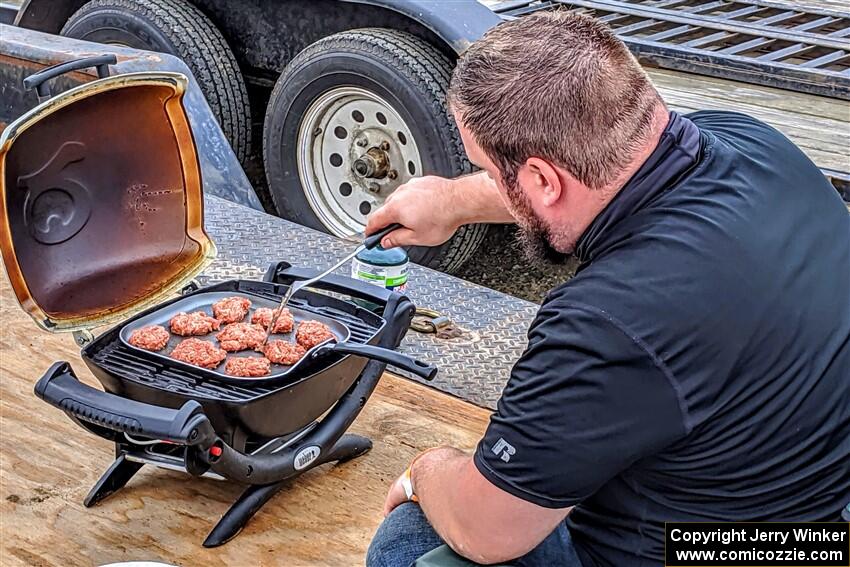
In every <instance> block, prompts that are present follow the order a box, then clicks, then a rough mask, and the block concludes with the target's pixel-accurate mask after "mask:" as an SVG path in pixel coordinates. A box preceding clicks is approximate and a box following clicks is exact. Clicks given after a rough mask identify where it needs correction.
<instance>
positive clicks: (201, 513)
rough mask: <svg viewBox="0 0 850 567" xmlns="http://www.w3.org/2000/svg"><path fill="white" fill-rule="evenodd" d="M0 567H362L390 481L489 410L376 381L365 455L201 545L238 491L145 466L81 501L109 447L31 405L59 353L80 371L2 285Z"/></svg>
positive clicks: (64, 339) (464, 439)
mask: <svg viewBox="0 0 850 567" xmlns="http://www.w3.org/2000/svg"><path fill="white" fill-rule="evenodd" d="M0 322H1V323H0V565H3V566H4V567H6V566H17V565H20V566H87V565H102V564H106V563H111V562H118V561H130V560H148V561H163V562H166V563H173V564H177V565H181V566H184V567H188V566H195V565H198V566H205V567H206V566H213V565H228V566H243V565H245V566H256V565H270V566H271V565H275V566H302V565H303V566H314V565H334V566H347V565H361V564H362V562H363V557H364V553H365V551H366V548H367V546H368V544H369V541H370V539H371V536H372V534H373V533H374V531H375V529H376V528H377V526H378V524H379V523H380V521H381V506H382V504H383V498H384V495H385V492H386V489H387V487H388V485H389V483H390V482H391V481H392V480H394V479H395V477H396V476H397V475H398V474H400V473H401V471H402V470H403V469H404V468H405V467H406V466H407V463H408V462H409V460H410V459H411V458H412V457H413V456H414V455H415V454H416V453H417V452H418V451H420V450H423V449H426V448H428V447H432V446H436V445H441V444H452V445H455V446H458V447H461V448H465V449H472V448H473V447H474V446H475V444H476V442H477V440H478V439H479V438H480V436H481V434H482V433H483V431H484V429H485V427H486V424H487V419H488V416H489V412H487V411H485V410H482V409H480V408H478V407H475V406H472V405H470V404H467V403H465V402H462V401H460V400H457V399H455V398H451V397H449V396H447V395H445V394H441V393H439V392H436V391H434V390H431V389H429V388H425V387H423V386H420V385H417V384H414V383H412V382H409V381H407V380H404V379H401V378H398V377H394V376H391V375H386V376H385V377H384V379H383V380H382V381H381V383H380V385H379V388H378V390H377V392H376V394H375V395H374V396H373V397H372V398H371V399H370V401H369V402H368V404H367V405H366V408H365V409H364V411H363V413H362V414H361V416H360V417H359V418H358V420H357V421H356V422H355V424H354V427H353V428H352V432H356V433H360V434H363V435H367V436H369V437H371V438H372V440H373V441H374V443H375V447H374V449H373V450H372V451H371V452H370V453H368V454H367V455H366V456H364V457H362V458H360V459H358V460H355V461H352V462H349V463H346V464H344V465H341V466H332V465H326V466H324V467H322V468H320V469H319V470H317V471H312V472H310V473H308V474H306V475H304V476H303V477H302V478H300V479H298V480H297V481H295V482H293V485H292V487H291V488H290V489H288V490H285V491H283V492H281V493H280V494H278V495H277V496H276V497H275V498H273V499H272V500H271V501H270V502H269V503H268V504H267V505H266V506H265V507H264V508H263V509H262V510H261V511H260V512H259V513H258V514H257V516H255V517H254V519H253V520H252V521H251V523H250V524H249V525H248V527H247V528H246V529H245V530H244V531H243V532H242V533H241V534H240V535H239V536H238V537H237V538H236V539H234V540H233V541H231V542H230V543H228V544H227V545H225V546H224V547H220V548H217V549H213V550H207V549H204V548H203V547H201V542H202V541H203V539H204V537H205V536H206V534H207V532H208V531H209V529H210V528H211V527H212V526H213V525H214V523H215V522H216V521H217V520H218V518H219V517H220V516H221V514H222V513H224V511H225V510H226V509H227V508H228V506H229V505H230V503H231V502H232V501H233V500H234V499H235V498H236V497H237V496H238V495H239V493H240V492H241V487H240V486H238V485H235V484H232V483H227V482H221V481H215V480H207V479H194V478H192V477H189V476H188V475H186V474H180V473H176V472H170V471H164V470H161V469H154V468H150V467H146V469H143V470H142V471H141V472H139V473H138V474H137V475H136V476H135V477H134V478H133V479H132V480H131V481H130V483H129V485H128V486H127V487H126V488H125V489H123V490H122V491H120V492H118V493H116V494H115V495H113V496H111V497H110V498H108V499H107V500H105V501H103V502H102V503H101V504H99V505H98V506H96V507H94V508H91V509H86V508H84V507H83V505H82V500H83V498H84V496H85V495H86V493H87V492H88V490H89V488H90V487H91V485H92V484H93V483H94V482H95V480H97V478H98V476H99V475H100V473H101V471H103V470H104V469H105V468H106V467H107V466H109V464H110V462H111V460H112V446H111V444H110V443H108V442H106V441H104V440H102V439H99V438H97V437H94V436H92V435H90V434H89V433H87V432H85V431H83V430H82V429H80V428H79V427H78V426H77V425H75V424H74V423H72V422H71V421H70V420H69V419H68V418H67V417H66V416H65V415H64V414H63V413H62V412H60V411H59V410H56V409H54V408H53V407H50V406H48V405H47V404H45V403H44V402H42V401H41V400H39V399H38V398H36V397H35V395H34V394H33V391H32V388H33V385H34V383H35V382H36V380H37V379H38V378H39V377H40V376H41V374H42V372H44V370H46V369H47V367H48V366H49V365H50V364H51V363H52V362H53V361H54V360H57V359H63V360H68V361H70V362H71V363H72V365H73V366H74V368H75V370H76V371H77V374H78V376H80V378H81V379H83V380H84V381H85V382H88V383H90V384H96V382H95V380H94V378H93V377H92V376H91V375H90V374H89V373H88V372H87V371H86V370H85V368H84V365H83V363H82V362H81V361H80V359H79V356H78V350H77V349H76V347H75V346H74V343H73V340H72V339H71V337H70V336H67V335H65V336H61V335H51V334H49V333H46V332H43V331H40V330H37V329H36V327H35V325H34V324H33V323H32V321H31V320H30V319H29V318H28V317H27V316H25V315H24V313H23V312H22V311H21V310H20V309H19V308H18V306H17V303H16V302H15V300H14V298H13V296H12V294H11V291H10V288H9V286H8V284H7V283H6V281H5V278H3V279H2V284H0Z"/></svg>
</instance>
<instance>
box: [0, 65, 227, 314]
mask: <svg viewBox="0 0 850 567" xmlns="http://www.w3.org/2000/svg"><path fill="white" fill-rule="evenodd" d="M187 85H188V81H187V79H186V77H185V76H183V75H180V74H176V73H133V74H128V75H120V76H116V77H109V78H106V79H101V80H97V81H93V82H91V83H87V84H85V85H82V86H80V87H77V88H75V89H72V90H69V91H66V92H64V93H62V94H60V95H57V96H56V97H54V98H52V99H50V100H48V101H47V102H45V103H43V104H41V105H39V106H38V107H36V108H35V109H33V110H32V111H30V112H29V113H27V114H26V115H25V116H23V117H21V118H20V119H18V120H17V121H15V122H14V123H12V124H11V125H9V127H8V128H7V129H6V130H5V131H4V132H3V135H2V136H0V184H1V185H0V189H2V199H1V200H0V207H2V211H0V223H2V225H0V250H2V255H3V262H4V264H5V267H6V273H7V275H8V276H9V280H10V283H11V284H12V288H13V290H14V292H15V295H16V296H17V299H18V301H19V302H20V304H21V307H22V308H23V309H24V310H25V311H27V312H28V313H29V314H30V315H31V316H32V317H33V318H34V319H35V321H36V322H37V323H38V324H39V325H40V326H42V327H44V328H46V329H49V330H76V329H82V328H87V327H94V326H97V325H100V324H105V323H109V322H113V321H116V320H119V319H122V318H125V317H128V316H130V315H131V314H133V313H135V312H137V311H138V310H141V309H144V308H146V307H149V306H151V305H153V304H155V303H157V302H160V301H162V300H164V299H165V298H166V297H167V296H169V295H171V294H172V293H173V292H174V291H176V290H177V289H179V288H181V287H182V286H184V285H185V284H186V283H187V282H188V281H189V280H191V278H192V277H194V276H195V275H196V274H197V273H198V272H199V271H201V270H202V269H203V268H204V266H205V265H206V264H207V263H208V262H209V261H210V260H211V259H212V258H213V257H214V255H215V247H214V245H213V243H212V241H211V240H210V239H209V237H208V236H207V235H206V233H205V232H204V229H203V198H202V190H201V174H200V167H199V164H198V156H197V151H196V147H195V143H194V140H193V137H192V132H191V129H190V126H189V121H188V118H187V116H186V112H185V109H184V108H183V103H182V98H183V93H184V92H185V89H186V88H187Z"/></svg>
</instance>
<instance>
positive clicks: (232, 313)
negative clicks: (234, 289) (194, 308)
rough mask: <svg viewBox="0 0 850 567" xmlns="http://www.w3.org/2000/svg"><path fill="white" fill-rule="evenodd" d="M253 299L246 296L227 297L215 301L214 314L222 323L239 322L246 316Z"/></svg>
mask: <svg viewBox="0 0 850 567" xmlns="http://www.w3.org/2000/svg"><path fill="white" fill-rule="evenodd" d="M250 308H251V300H250V299H247V298H245V297H226V298H224V299H221V300H219V301H216V302H215V303H213V306H212V309H213V315H215V318H216V319H218V320H219V321H221V322H222V323H237V322H239V321H241V320H242V319H244V318H245V315H247V314H248V309H250Z"/></svg>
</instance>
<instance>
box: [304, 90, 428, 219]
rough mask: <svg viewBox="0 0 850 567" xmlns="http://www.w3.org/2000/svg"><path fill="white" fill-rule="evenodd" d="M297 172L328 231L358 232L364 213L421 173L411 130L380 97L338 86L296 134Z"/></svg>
mask: <svg viewBox="0 0 850 567" xmlns="http://www.w3.org/2000/svg"><path fill="white" fill-rule="evenodd" d="M297 157H298V160H297V161H298V173H299V177H300V180H301V184H302V187H303V190H304V192H305V195H306V197H307V201H308V203H309V204H310V207H311V208H312V209H313V211H314V212H315V213H316V216H318V217H319V219H320V220H321V222H322V223H323V224H324V225H325V227H327V229H328V231H330V232H331V233H332V234H336V235H337V236H350V235H352V234H356V233H358V232H362V231H363V229H364V228H365V226H366V218H367V216H368V215H369V214H370V213H371V212H372V211H374V210H375V209H377V208H378V207H380V206H381V205H382V204H383V203H384V201H385V200H386V198H387V197H388V196H389V195H390V194H391V193H392V192H393V191H394V190H395V189H396V188H398V187H399V186H400V185H402V184H404V183H406V182H407V181H408V180H409V179H411V178H412V177H414V176H415V175H417V174H419V173H420V172H421V171H422V162H421V158H420V155H419V150H418V148H417V147H416V142H415V141H414V139H413V135H412V133H411V130H410V128H409V127H408V125H407V124H406V123H405V121H404V120H403V119H402V118H401V116H400V115H399V113H398V112H397V111H396V110H395V109H394V108H393V107H392V106H391V105H390V104H389V103H387V102H386V101H385V100H384V99H382V98H381V97H379V96H378V95H376V94H374V93H372V92H370V91H367V90H365V89H361V88H359V87H337V88H335V89H332V90H330V91H328V92H326V93H324V94H323V95H322V96H320V97H319V98H317V99H316V100H315V101H314V102H313V103H312V104H311V105H310V107H309V108H308V109H307V111H306V112H305V114H304V118H303V120H302V122H301V125H300V127H299V132H298V154H297Z"/></svg>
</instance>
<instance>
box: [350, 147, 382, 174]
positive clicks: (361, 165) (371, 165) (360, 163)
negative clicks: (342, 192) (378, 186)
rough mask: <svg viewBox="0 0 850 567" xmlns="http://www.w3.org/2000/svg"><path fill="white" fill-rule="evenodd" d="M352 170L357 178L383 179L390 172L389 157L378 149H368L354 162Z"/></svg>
mask: <svg viewBox="0 0 850 567" xmlns="http://www.w3.org/2000/svg"><path fill="white" fill-rule="evenodd" d="M353 168H354V173H355V174H357V176H358V177H361V178H370V179H383V178H384V177H387V174H388V173H389V171H390V156H388V155H387V153H386V152H385V151H383V150H381V149H380V148H369V151H367V152H366V153H364V154H363V155H361V156H360V157H359V158H357V159H356V160H354V165H353Z"/></svg>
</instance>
